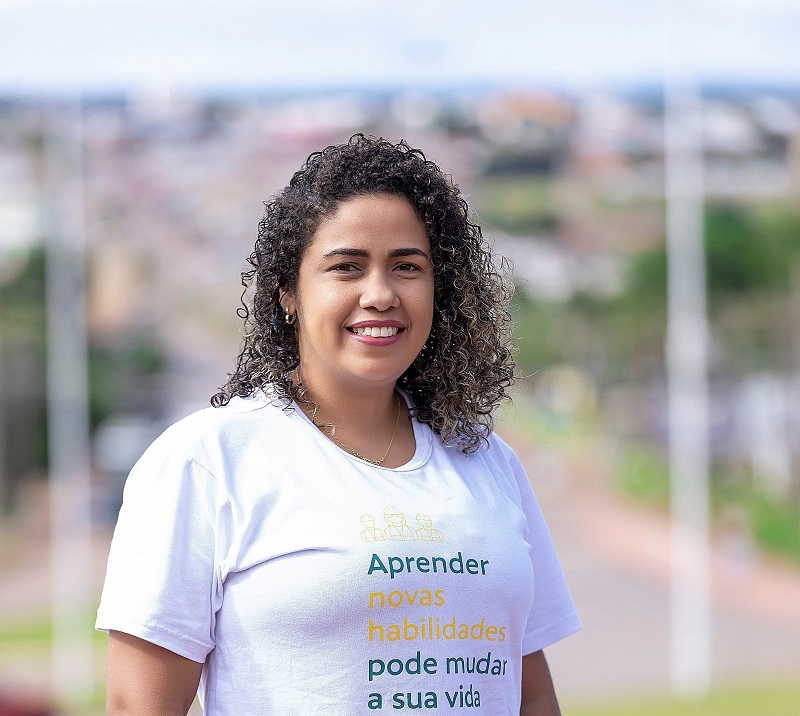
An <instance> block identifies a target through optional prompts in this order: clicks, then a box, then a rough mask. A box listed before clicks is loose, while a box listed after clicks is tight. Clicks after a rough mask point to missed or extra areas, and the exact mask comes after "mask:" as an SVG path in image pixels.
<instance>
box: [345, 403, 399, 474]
mask: <svg viewBox="0 0 800 716" xmlns="http://www.w3.org/2000/svg"><path fill="white" fill-rule="evenodd" d="M394 399H395V400H396V401H397V415H396V416H395V418H394V430H392V437H391V438H389V444H388V445H387V446H386V452H385V453H383V456H382V457H381V458H379V459H378V460H373V459H372V458H369V457H365V456H364V455H362V454H361V453H360V452H358V451H356V450H353V448H351V447H348V446H347V445H345V444H344V443H343V442H342V441H341V440H339V438H337V437H336V435H335V434H334V433H330V438H331V440H333V442H335V443H336V444H337V445H338V446H339V447H340V448H342V449H343V450H346V451H347V452H348V453H350V454H351V455H352V456H353V457H357V458H358V459H359V460H363V461H364V462H368V463H369V464H370V465H377V466H378V467H380V466H381V465H382V464H383V461H384V460H385V459H386V456H387V455H388V454H389V450H391V449H392V443H394V436H395V435H397V426H398V425H399V424H400V398H399V397H398V395H397V393H395V394H394ZM335 429H336V426H334V430H335Z"/></svg>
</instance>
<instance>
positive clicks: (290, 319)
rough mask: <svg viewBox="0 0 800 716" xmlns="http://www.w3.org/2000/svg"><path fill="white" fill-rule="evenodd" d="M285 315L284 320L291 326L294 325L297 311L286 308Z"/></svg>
mask: <svg viewBox="0 0 800 716" xmlns="http://www.w3.org/2000/svg"><path fill="white" fill-rule="evenodd" d="M283 310H284V316H283V320H284V321H285V322H286V323H287V324H288V325H290V326H293V325H294V322H295V321H296V320H297V314H296V313H290V312H289V309H288V308H284V309H283Z"/></svg>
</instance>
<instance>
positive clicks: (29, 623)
mask: <svg viewBox="0 0 800 716" xmlns="http://www.w3.org/2000/svg"><path fill="white" fill-rule="evenodd" d="M93 625H94V613H92V614H88V613H87V614H77V615H75V618H74V620H73V623H72V630H71V631H72V632H73V633H74V634H75V635H77V634H79V633H81V632H84V633H87V634H91V636H92V641H93V642H94V643H95V645H97V644H105V643H106V640H107V638H108V637H107V636H106V635H105V634H104V633H103V632H98V631H96V630H95V629H94V628H93ZM52 635H53V628H52V623H51V621H50V616H49V615H42V616H37V617H31V618H30V619H27V620H24V621H14V622H0V654H3V653H4V652H7V651H11V650H13V649H16V648H19V647H38V646H41V647H49V645H50V640H51V639H52Z"/></svg>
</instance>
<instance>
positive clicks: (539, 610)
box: [509, 448, 581, 654]
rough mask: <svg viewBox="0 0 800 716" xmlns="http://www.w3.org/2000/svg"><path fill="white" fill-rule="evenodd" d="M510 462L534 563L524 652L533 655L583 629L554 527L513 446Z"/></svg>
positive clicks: (523, 646) (523, 640)
mask: <svg viewBox="0 0 800 716" xmlns="http://www.w3.org/2000/svg"><path fill="white" fill-rule="evenodd" d="M509 453H510V454H509V461H510V463H511V468H512V470H513V472H514V476H515V478H516V481H517V484H518V486H519V492H520V503H521V506H522V509H523V511H524V512H525V517H526V519H527V523H528V534H527V541H528V543H529V544H530V546H531V551H530V555H531V562H532V564H533V579H534V588H533V606H532V607H531V612H530V614H529V616H528V622H527V625H526V628H525V635H524V636H523V639H522V653H523V654H531V653H533V652H534V651H539V650H540V649H543V648H544V647H546V646H549V645H550V644H553V643H554V642H556V641H558V640H559V639H563V638H564V637H566V636H569V635H570V634H573V633H574V632H576V631H578V630H579V629H580V628H581V622H580V619H579V618H578V613H577V611H576V610H575V605H574V603H573V601H572V596H571V595H570V593H569V588H568V587H567V582H566V579H564V573H563V571H562V569H561V563H560V562H559V560H558V555H557V554H556V550H555V546H554V545H553V540H552V538H551V536H550V530H549V529H548V528H547V523H546V522H545V519H544V515H543V514H542V510H541V507H540V506H539V501H538V500H537V499H536V495H535V494H534V492H533V488H532V487H531V484H530V481H529V480H528V476H527V475H526V473H525V469H524V468H523V467H522V464H521V463H520V461H519V458H517V456H516V455H515V454H514V453H513V452H512V451H511V450H510V448H509Z"/></svg>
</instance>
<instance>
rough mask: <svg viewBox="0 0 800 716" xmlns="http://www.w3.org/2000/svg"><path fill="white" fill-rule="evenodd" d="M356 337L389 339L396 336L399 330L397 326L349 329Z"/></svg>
mask: <svg viewBox="0 0 800 716" xmlns="http://www.w3.org/2000/svg"><path fill="white" fill-rule="evenodd" d="M348 330H349V331H351V332H353V333H355V334H356V335H357V336H370V337H372V338H390V337H391V336H396V335H397V334H398V332H399V331H400V329H399V328H398V327H397V326H358V327H356V328H349V329H348Z"/></svg>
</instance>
